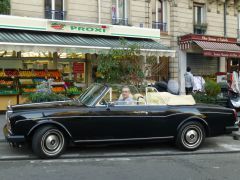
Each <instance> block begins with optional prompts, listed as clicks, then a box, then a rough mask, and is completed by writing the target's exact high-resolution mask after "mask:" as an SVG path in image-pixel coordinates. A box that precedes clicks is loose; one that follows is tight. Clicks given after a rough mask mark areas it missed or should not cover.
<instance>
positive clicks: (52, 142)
mask: <svg viewBox="0 0 240 180" xmlns="http://www.w3.org/2000/svg"><path fill="white" fill-rule="evenodd" d="M65 148H66V138H65V136H64V134H63V132H61V131H60V130H59V129H58V128H56V127H54V126H44V127H41V128H39V129H37V130H36V132H35V133H34V135H33V138H32V149H33V152H34V153H35V154H36V155H37V156H39V157H40V158H57V157H59V156H60V155H61V154H62V153H63V152H64V150H65Z"/></svg>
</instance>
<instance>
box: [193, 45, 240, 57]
mask: <svg viewBox="0 0 240 180" xmlns="http://www.w3.org/2000/svg"><path fill="white" fill-rule="evenodd" d="M194 43H196V44H197V45H198V46H199V47H201V48H202V49H203V54H204V55H205V56H213V57H240V47H239V46H238V45H237V44H232V43H218V42H207V41H194Z"/></svg>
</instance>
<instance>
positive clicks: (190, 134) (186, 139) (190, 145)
mask: <svg viewBox="0 0 240 180" xmlns="http://www.w3.org/2000/svg"><path fill="white" fill-rule="evenodd" d="M204 140H205V130H204V127H203V125H202V124H201V123H199V122H188V123H186V124H184V125H183V126H182V127H181V128H180V129H179V131H178V134H177V138H176V144H177V146H178V147H179V148H180V149H182V150H188V151H194V150H197V149H198V148H199V147H200V146H201V145H202V143H203V142H204Z"/></svg>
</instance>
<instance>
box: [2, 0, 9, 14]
mask: <svg viewBox="0 0 240 180" xmlns="http://www.w3.org/2000/svg"><path fill="white" fill-rule="evenodd" d="M0 14H6V15H8V14H10V0H0Z"/></svg>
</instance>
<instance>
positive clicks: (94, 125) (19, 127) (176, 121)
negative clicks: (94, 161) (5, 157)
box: [4, 84, 238, 158]
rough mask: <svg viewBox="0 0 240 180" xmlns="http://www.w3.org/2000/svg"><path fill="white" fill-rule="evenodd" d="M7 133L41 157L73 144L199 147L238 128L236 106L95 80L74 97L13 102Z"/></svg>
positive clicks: (13, 142) (53, 156) (7, 135)
mask: <svg viewBox="0 0 240 180" xmlns="http://www.w3.org/2000/svg"><path fill="white" fill-rule="evenodd" d="M6 120H7V124H6V125H5V127H4V134H5V137H6V139H7V141H8V142H10V143H11V144H14V145H19V144H22V143H29V144H31V146H32V149H33V151H34V153H35V154H36V155H38V156H39V157H41V158H56V157H58V156H59V155H61V154H62V153H63V152H64V150H65V148H66V147H67V146H68V145H69V144H70V143H71V144H78V143H96V142H126V141H149V140H150V141H152V140H154V141H155V140H174V141H175V142H176V145H177V146H178V147H179V148H181V149H183V150H196V149H198V148H199V147H200V146H201V145H202V143H203V142H204V139H205V137H213V136H219V135H223V134H227V133H232V132H233V131H237V130H238V123H237V115H236V112H235V111H234V110H233V109H228V108H224V107H219V106H210V105H200V104H195V101H194V99H193V98H192V96H177V95H172V94H169V93H166V92H157V91H156V89H154V88H146V92H144V93H142V94H140V93H139V92H138V91H137V89H136V88H135V87H134V86H125V87H121V86H114V85H113V86H111V85H102V84H93V85H92V86H90V87H89V88H88V89H87V90H86V91H84V92H83V93H82V94H81V96H80V97H79V98H77V99H74V100H68V101H61V102H60V101H59V102H47V103H34V104H21V105H15V106H9V107H8V110H7V112H6Z"/></svg>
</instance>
